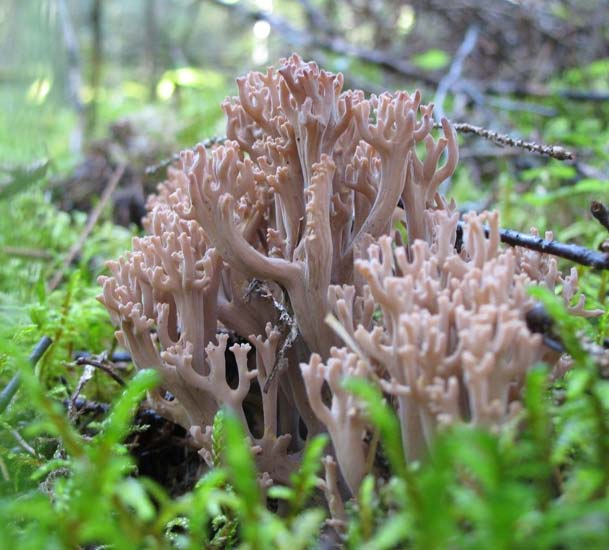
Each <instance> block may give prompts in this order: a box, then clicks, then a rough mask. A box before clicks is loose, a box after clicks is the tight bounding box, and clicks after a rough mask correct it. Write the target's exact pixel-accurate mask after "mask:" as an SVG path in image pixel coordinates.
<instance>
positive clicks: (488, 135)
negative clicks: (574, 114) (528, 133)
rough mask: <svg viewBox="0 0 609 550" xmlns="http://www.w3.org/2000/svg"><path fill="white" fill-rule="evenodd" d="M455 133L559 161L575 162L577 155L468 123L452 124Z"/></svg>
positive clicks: (552, 146) (563, 149)
mask: <svg viewBox="0 0 609 550" xmlns="http://www.w3.org/2000/svg"><path fill="white" fill-rule="evenodd" d="M451 124H452V126H453V128H454V129H455V131H457V132H459V133H460V134H474V135H476V136H479V137H481V138H484V139H487V140H488V141H490V142H491V143H494V144H495V145H497V146H499V147H516V148H518V149H526V150H527V151H530V152H531V153H537V154H538V155H544V156H546V157H552V158H554V159H557V160H573V159H575V154H574V153H572V152H571V151H568V150H567V149H565V148H564V147H562V146H560V145H545V144H543V143H536V142H534V141H524V140H522V139H519V138H513V137H510V136H508V135H507V134H499V133H497V132H494V131H493V130H488V129H487V128H482V127H481V126H474V125H473V124H468V123H466V122H456V123H454V122H453V123H451ZM434 127H436V128H440V125H439V124H435V125H434Z"/></svg>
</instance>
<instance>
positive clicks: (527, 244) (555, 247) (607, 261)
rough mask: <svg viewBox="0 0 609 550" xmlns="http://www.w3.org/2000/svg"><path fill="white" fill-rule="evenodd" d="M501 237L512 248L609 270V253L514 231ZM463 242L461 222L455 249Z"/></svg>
mask: <svg viewBox="0 0 609 550" xmlns="http://www.w3.org/2000/svg"><path fill="white" fill-rule="evenodd" d="M485 233H486V234H487V236H488V228H485ZM499 236H500V238H501V242H503V243H505V244H509V245H510V246H520V247H522V248H528V249H529V250H535V251H536V252H543V253H545V254H551V255H552V256H557V257H559V258H564V259H565V260H570V261H572V262H575V263H576V264H580V265H587V266H590V267H593V268H594V269H609V253H605V252H598V251H596V250H592V249H590V248H586V247H584V246H579V245H576V244H568V243H561V242H558V241H548V240H546V239H542V238H541V237H536V236H534V235H528V234H526V233H520V232H518V231H514V230H513V229H500V230H499ZM462 242H463V222H462V221H459V223H458V225H457V242H456V243H455V247H456V248H457V249H459V248H460V243H462Z"/></svg>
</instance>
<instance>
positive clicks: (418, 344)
mask: <svg viewBox="0 0 609 550" xmlns="http://www.w3.org/2000/svg"><path fill="white" fill-rule="evenodd" d="M237 85H238V89H239V95H238V97H234V98H231V99H229V100H227V101H226V102H225V103H224V104H223V108H224V111H225V112H226V116H227V136H228V140H227V141H226V142H225V143H224V144H222V145H219V146H214V147H212V148H209V149H206V148H204V147H203V146H197V147H196V148H195V149H194V150H193V151H186V152H184V153H182V155H181V160H180V162H179V163H178V164H177V165H176V166H174V167H172V168H170V170H169V173H168V179H167V181H165V182H164V183H163V184H161V185H160V187H159V192H158V195H156V196H155V197H152V198H151V199H150V200H149V204H148V209H149V213H148V216H147V218H146V220H145V225H146V229H147V231H148V233H149V235H148V236H145V237H143V238H136V239H134V241H133V249H132V251H131V252H128V253H126V254H125V255H124V256H123V257H122V258H120V259H119V260H118V261H117V262H111V263H110V264H109V268H110V271H111V275H110V276H109V277H102V278H101V284H102V286H103V293H102V296H101V300H102V302H103V303H104V304H105V305H106V307H107V308H108V309H109V310H110V312H111V314H112V316H113V318H114V321H115V323H116V324H117V325H118V327H119V331H118V335H119V338H120V341H121V342H122V343H123V344H124V345H125V346H126V347H127V348H128V349H129V350H130V352H131V354H132V356H133V359H134V361H135V363H136V365H137V367H138V368H154V369H157V370H158V371H159V372H160V373H161V375H162V380H163V385H162V388H160V389H159V390H157V391H156V393H155V394H154V395H151V396H150V399H151V400H152V403H153V405H154V406H155V407H157V409H158V411H159V412H160V413H162V414H164V415H167V416H168V417H170V418H171V419H173V420H174V421H175V422H178V423H179V424H181V425H183V426H184V427H185V428H186V429H188V430H190V432H191V434H192V437H193V439H194V440H195V441H196V442H197V443H198V444H199V445H200V447H201V455H202V456H203V457H204V458H205V457H207V456H209V445H210V430H211V427H210V426H211V425H212V423H213V418H214V415H215V414H216V412H217V411H218V409H219V408H220V407H222V406H226V407H229V408H231V409H233V410H234V411H235V412H236V414H237V415H238V416H239V417H240V418H241V420H242V422H243V424H244V426H246V427H247V429H248V430H249V435H250V439H251V443H252V446H253V448H254V452H255V455H256V459H257V464H258V467H259V469H260V472H261V474H262V473H266V474H267V478H268V477H270V478H271V479H272V480H273V481H276V482H282V483H284V482H287V479H288V477H289V474H290V472H291V471H293V469H294V467H295V465H297V464H298V458H299V454H300V452H301V450H302V448H303V445H304V442H305V440H306V438H307V437H310V436H311V435H312V434H316V433H319V432H321V431H327V432H329V434H330V436H331V441H332V447H333V449H332V453H333V455H334V456H335V458H336V462H337V463H338V466H339V469H340V472H341V474H342V480H343V481H344V483H345V484H346V487H347V488H348V490H349V491H350V492H351V493H355V492H356V491H357V490H358V487H359V484H360V482H361V480H362V478H363V476H364V475H365V474H366V472H367V469H368V468H369V467H370V461H369V460H367V457H368V454H369V453H368V451H369V449H368V447H367V445H368V443H367V442H368V441H369V437H368V435H369V434H368V432H369V426H368V424H367V422H366V419H365V416H364V415H363V413H362V410H361V406H360V403H359V402H358V400H357V398H356V397H355V396H353V395H351V394H349V393H348V392H347V391H345V390H344V389H343V387H342V386H341V382H342V380H343V379H344V377H346V376H355V377H363V378H366V379H369V380H371V381H373V382H374V383H376V384H378V385H380V387H381V389H382V390H383V392H384V393H385V395H386V396H387V398H388V399H389V400H390V402H391V403H392V404H394V405H395V407H396V409H397V411H398V414H399V419H400V421H401V424H402V434H403V440H404V447H405V449H406V450H407V451H406V452H407V456H408V458H409V459H414V458H418V457H421V456H422V455H423V453H425V451H426V449H427V446H428V443H429V440H430V438H431V437H432V436H433V434H434V432H435V431H436V430H437V429H439V428H440V427H442V426H443V425H446V424H449V423H452V422H457V421H459V422H471V423H475V424H479V425H484V426H488V427H489V428H490V429H497V428H499V427H500V426H501V425H502V424H503V423H505V422H506V420H508V419H510V418H511V417H512V416H513V415H514V413H515V412H516V411H517V410H518V406H519V399H520V390H521V388H522V384H523V379H524V374H525V373H526V371H527V369H529V368H530V367H531V366H532V365H533V364H534V363H535V361H537V360H538V359H540V358H541V357H542V355H543V354H544V353H545V350H544V347H543V344H542V339H541V337H540V336H539V335H534V334H532V333H531V332H529V330H528V328H527V325H526V322H525V314H526V312H527V311H528V310H529V309H531V308H532V307H533V306H534V303H533V301H532V299H531V298H530V297H529V296H528V295H527V293H526V290H525V288H526V286H527V285H530V284H542V285H546V286H548V287H550V288H554V286H555V285H556V283H557V281H560V280H561V278H560V275H559V273H558V270H557V268H556V261H555V260H554V259H553V258H550V257H548V256H545V255H540V254H538V253H532V252H529V251H526V252H525V251H523V250H519V249H506V250H504V249H502V248H501V247H500V243H499V232H498V228H499V225H498V224H499V220H498V216H497V214H496V213H482V214H473V213H472V214H468V215H466V216H465V218H464V221H463V227H464V230H463V243H462V244H461V243H459V244H458V245H457V243H456V229H457V222H458V218H459V214H458V212H457V211H456V210H455V206H454V204H452V203H449V202H447V201H446V200H445V199H444V198H443V197H442V196H440V195H439V194H438V189H439V186H440V184H441V183H442V182H443V181H444V180H445V179H446V178H447V177H449V176H451V175H452V174H453V172H454V170H455V168H456V165H457V162H458V147H457V139H456V135H455V132H454V130H453V129H452V127H451V125H450V123H449V122H448V121H447V120H443V121H442V124H441V137H439V138H434V137H433V136H432V131H433V124H432V111H433V105H423V104H422V103H421V95H420V93H419V92H416V93H414V94H412V95H411V94H408V93H406V92H396V93H395V94H390V93H383V94H381V95H380V96H378V97H377V96H372V97H370V98H365V97H364V94H363V93H362V92H360V91H343V77H342V75H340V74H332V73H330V72H327V71H324V70H321V69H319V68H318V66H317V65H316V64H315V63H305V62H304V61H303V60H302V59H301V58H300V57H298V56H297V55H292V56H291V57H290V58H289V59H285V60H282V61H281V65H280V68H279V69H277V70H276V69H274V68H270V69H268V71H267V72H266V73H265V74H261V73H250V74H248V75H247V76H246V77H244V78H240V79H238V80H237ZM418 144H420V147H417V145H418ZM422 153H423V154H422ZM421 154H422V156H421ZM485 228H486V232H485ZM565 282H566V283H567V284H566V285H565V287H566V288H567V294H568V298H569V299H570V298H571V296H573V293H574V291H575V290H574V289H575V286H574V285H575V283H576V280H575V278H574V277H573V275H572V276H571V277H569V278H567V279H565ZM581 305H582V304H580V307H576V309H578V310H579V312H580V313H582V311H581V310H582V309H583V308H582V307H581ZM328 314H333V315H335V316H336V317H337V318H338V320H339V322H340V329H339V330H338V331H333V330H332V329H330V327H329V326H328V325H327V324H326V322H325V319H326V317H327V316H328ZM341 340H342V342H341ZM227 346H228V347H227ZM328 463H329V464H330V463H331V464H334V462H333V460H331V459H329V460H328ZM331 477H332V476H331ZM334 477H335V476H334ZM334 477H332V479H334Z"/></svg>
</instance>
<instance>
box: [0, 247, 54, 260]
mask: <svg viewBox="0 0 609 550" xmlns="http://www.w3.org/2000/svg"><path fill="white" fill-rule="evenodd" d="M0 252H1V253H2V254H6V255H7V256H16V257H18V258H28V259H30V260H52V259H53V254H51V253H50V252H48V251H47V250H39V249H37V248H17V247H16V246H3V247H0Z"/></svg>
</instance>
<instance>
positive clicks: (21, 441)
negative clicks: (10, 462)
mask: <svg viewBox="0 0 609 550" xmlns="http://www.w3.org/2000/svg"><path fill="white" fill-rule="evenodd" d="M11 435H12V436H13V437H14V438H15V439H16V440H17V443H19V445H20V446H21V447H22V448H23V449H24V450H25V451H26V452H27V453H28V454H31V455H32V456H33V457H35V458H39V455H38V453H37V452H36V450H35V449H34V448H33V447H32V446H31V445H30V444H29V443H28V442H27V441H26V440H25V439H23V437H22V436H21V434H20V433H19V432H18V431H17V430H11Z"/></svg>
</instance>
